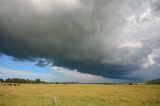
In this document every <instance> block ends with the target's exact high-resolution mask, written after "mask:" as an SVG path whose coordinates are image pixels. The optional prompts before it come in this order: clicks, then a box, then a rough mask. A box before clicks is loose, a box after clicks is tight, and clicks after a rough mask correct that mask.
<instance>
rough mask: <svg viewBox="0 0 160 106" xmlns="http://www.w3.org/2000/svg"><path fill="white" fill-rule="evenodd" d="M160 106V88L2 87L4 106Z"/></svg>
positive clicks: (0, 103) (2, 102)
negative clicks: (54, 101)
mask: <svg viewBox="0 0 160 106" xmlns="http://www.w3.org/2000/svg"><path fill="white" fill-rule="evenodd" d="M53 96H55V97H56V101H57V106H160V85H102V84H66V85H65V84H21V85H20V86H2V85H0V106H52V97H53Z"/></svg>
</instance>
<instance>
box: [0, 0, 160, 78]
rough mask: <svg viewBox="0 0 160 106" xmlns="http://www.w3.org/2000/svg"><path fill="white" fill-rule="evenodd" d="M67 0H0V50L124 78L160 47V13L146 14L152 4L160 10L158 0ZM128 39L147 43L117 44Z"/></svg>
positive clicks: (20, 57) (12, 54)
mask: <svg viewBox="0 0 160 106" xmlns="http://www.w3.org/2000/svg"><path fill="white" fill-rule="evenodd" d="M64 1H65V0H61V2H59V1H56V0H55V1H51V0H46V1H45V2H44V1H43V0H40V2H39V3H41V2H42V3H41V4H39V5H38V4H35V2H33V0H27V1H26V0H23V1H22V0H14V1H10V0H0V52H1V53H2V54H6V55H10V56H13V57H15V58H18V59H22V60H34V59H36V58H44V59H46V60H47V62H46V61H41V60H40V61H39V63H38V64H37V65H39V66H45V65H48V64H50V63H53V65H58V66H63V67H67V68H72V69H77V70H78V71H80V72H83V73H90V74H95V75H101V76H104V77H110V78H124V79H125V77H124V76H125V75H126V74H129V73H131V72H133V71H134V70H138V69H139V68H140V67H141V64H142V63H141V62H140V60H141V59H142V58H144V57H146V56H147V55H149V54H150V53H151V52H152V49H154V48H159V46H158V45H159V40H158V39H159V38H160V37H159V33H160V32H159V30H158V29H159V22H158V21H160V19H159V16H158V15H156V14H152V13H151V14H149V13H148V14H149V15H148V16H147V15H146V16H145V15H143V14H145V12H146V10H147V9H148V8H151V12H153V11H155V10H157V9H154V8H152V7H154V6H156V8H158V5H157V4H156V2H157V1H158V0H155V1H152V2H150V1H149V0H122V1H117V0H99V1H98V0H85V1H84V0H74V1H73V0H68V1H65V2H64ZM47 3H48V4H47ZM67 3H68V4H67ZM62 4H63V5H62ZM37 6H38V7H37ZM71 7H72V8H71ZM146 14H147V12H146ZM150 15H152V16H150ZM137 17H138V18H137ZM143 17H144V18H143ZM150 17H152V18H153V20H151V19H150ZM127 18H128V21H127ZM137 19H139V20H140V19H141V20H143V21H141V22H139V21H137ZM134 24H135V25H134ZM124 42H133V44H134V42H140V43H142V44H143V47H142V48H119V45H121V44H123V43H124ZM156 42H157V43H156ZM130 78H132V77H130Z"/></svg>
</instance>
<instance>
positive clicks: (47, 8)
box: [31, 0, 80, 13]
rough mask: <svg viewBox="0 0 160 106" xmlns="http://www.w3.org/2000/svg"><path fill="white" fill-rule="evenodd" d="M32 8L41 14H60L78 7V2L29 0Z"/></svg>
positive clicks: (71, 0)
mask: <svg viewBox="0 0 160 106" xmlns="http://www.w3.org/2000/svg"><path fill="white" fill-rule="evenodd" d="M31 1H32V3H33V5H34V7H35V8H36V9H37V10H38V11H40V12H42V13H46V12H52V13H53V12H56V13H57V12H62V10H63V11H64V10H72V9H75V8H77V7H79V6H80V3H79V1H78V0H31Z"/></svg>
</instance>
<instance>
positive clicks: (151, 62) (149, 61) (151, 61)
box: [142, 55, 156, 68]
mask: <svg viewBox="0 0 160 106" xmlns="http://www.w3.org/2000/svg"><path fill="white" fill-rule="evenodd" d="M155 63H156V62H155V61H154V59H153V57H152V55H148V56H147V60H146V62H145V63H144V64H142V68H148V67H151V66H153V65H154V64H155Z"/></svg>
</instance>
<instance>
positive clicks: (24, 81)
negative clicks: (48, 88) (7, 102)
mask: <svg viewBox="0 0 160 106" xmlns="http://www.w3.org/2000/svg"><path fill="white" fill-rule="evenodd" d="M0 82H6V83H46V82H45V81H41V80H40V79H39V78H37V79H35V80H30V79H23V78H7V79H6V80H4V79H2V78H1V79H0Z"/></svg>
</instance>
